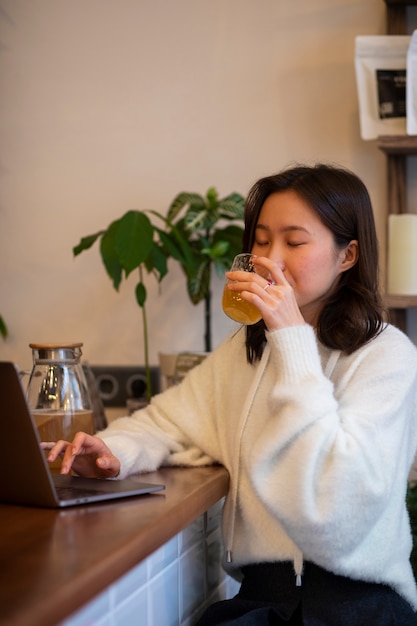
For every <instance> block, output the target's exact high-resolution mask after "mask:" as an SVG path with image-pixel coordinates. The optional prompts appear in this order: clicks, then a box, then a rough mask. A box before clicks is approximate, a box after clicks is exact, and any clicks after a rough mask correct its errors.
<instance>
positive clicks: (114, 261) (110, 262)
mask: <svg viewBox="0 0 417 626" xmlns="http://www.w3.org/2000/svg"><path fill="white" fill-rule="evenodd" d="M117 227H118V222H117V221H115V222H112V223H111V224H110V226H109V227H108V229H107V230H106V231H105V233H104V234H103V236H102V238H101V241H100V254H101V258H102V261H103V264H104V267H105V268H106V272H107V274H108V275H109V276H110V278H111V279H112V281H113V286H114V288H115V289H116V291H118V290H119V286H120V282H121V280H122V270H123V268H122V266H121V264H120V261H119V257H118V255H117V254H116V252H115V237H116V231H117Z"/></svg>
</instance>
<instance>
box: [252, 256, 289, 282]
mask: <svg viewBox="0 0 417 626" xmlns="http://www.w3.org/2000/svg"><path fill="white" fill-rule="evenodd" d="M253 264H254V266H255V268H256V270H257V271H258V272H259V273H260V274H261V275H262V274H263V275H264V278H265V279H266V280H268V279H269V280H272V282H274V283H275V284H283V285H287V284H289V283H288V281H287V279H286V276H285V274H284V271H283V269H282V267H281V266H280V264H279V263H277V262H276V261H271V259H268V258H267V257H263V256H261V257H256V259H255V260H254V262H253ZM265 270H266V272H267V274H265Z"/></svg>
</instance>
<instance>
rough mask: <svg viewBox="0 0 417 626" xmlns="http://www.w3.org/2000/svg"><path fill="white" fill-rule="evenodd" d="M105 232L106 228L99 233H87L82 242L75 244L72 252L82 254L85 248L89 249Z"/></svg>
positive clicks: (75, 254)
mask: <svg viewBox="0 0 417 626" xmlns="http://www.w3.org/2000/svg"><path fill="white" fill-rule="evenodd" d="M103 233H104V230H99V231H98V233H95V234H94V235H87V237H82V239H81V240H80V243H79V244H78V245H77V246H74V248H73V249H72V252H73V254H74V256H77V255H78V254H81V252H84V250H88V249H89V248H91V246H92V245H93V244H94V243H95V242H96V241H97V239H98V238H99V237H100V236H101V235H102V234H103Z"/></svg>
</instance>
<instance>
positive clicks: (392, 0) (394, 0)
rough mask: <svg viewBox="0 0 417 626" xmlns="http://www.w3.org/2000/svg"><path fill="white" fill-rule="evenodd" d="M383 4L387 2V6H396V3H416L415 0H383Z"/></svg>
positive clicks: (406, 4) (403, 4)
mask: <svg viewBox="0 0 417 626" xmlns="http://www.w3.org/2000/svg"><path fill="white" fill-rule="evenodd" d="M385 4H387V5H388V6H392V5H394V6H396V5H398V4H400V5H402V6H404V7H406V6H408V5H410V6H412V5H417V0H411V1H410V0H408V2H406V0H385Z"/></svg>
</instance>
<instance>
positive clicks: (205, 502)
mask: <svg viewBox="0 0 417 626" xmlns="http://www.w3.org/2000/svg"><path fill="white" fill-rule="evenodd" d="M144 476H146V478H145V480H146V481H147V482H155V483H164V484H165V485H166V489H165V491H161V492H157V493H154V494H151V495H146V496H138V497H134V498H126V499H123V500H119V501H115V502H113V503H97V504H94V505H85V506H84V505H83V506H77V507H71V508H68V509H65V510H55V509H39V508H32V507H20V506H15V505H7V504H0V565H1V567H0V624H1V625H2V626H3V625H4V626H6V625H7V626H12V625H13V626H17V625H19V626H28V624H30V626H38V625H39V626H49V625H51V626H53V625H56V624H57V623H58V622H60V621H61V620H63V619H65V618H66V617H68V616H69V615H71V614H72V613H73V612H74V611H76V610H77V609H79V608H80V607H81V606H82V605H83V604H85V603H86V602H87V601H89V600H90V599H92V598H93V597H94V596H95V595H96V594H98V593H99V592H101V591H103V590H104V589H105V588H106V587H107V586H108V585H110V584H112V583H113V582H115V581H116V580H117V579H118V578H119V577H120V576H121V575H123V574H124V573H125V572H127V571H128V570H129V569H130V568H132V567H133V566H134V565H135V564H137V563H138V562H140V561H141V560H143V559H144V558H145V557H147V556H148V555H149V554H151V553H152V552H153V551H155V550H156V549H157V548H159V547H160V546H161V545H163V544H164V543H165V542H166V541H168V540H169V539H171V538H172V537H174V536H175V535H176V534H177V533H179V532H180V531H181V530H182V529H184V528H185V527H186V526H187V525H188V524H190V523H191V522H192V521H193V520H194V519H196V518H197V517H198V516H199V515H201V514H202V513H204V511H206V510H207V509H208V508H209V507H210V506H212V505H213V504H215V503H216V502H217V501H218V500H219V499H220V498H222V497H223V496H224V495H225V494H226V492H227V488H228V481H229V478H228V473H227V471H226V470H225V469H224V468H223V467H220V466H215V467H201V468H191V469H189V468H163V469H161V470H159V471H158V472H153V473H151V474H146V475H142V476H140V477H137V479H138V480H143V479H144ZM131 478H132V479H133V480H135V477H131Z"/></svg>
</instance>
